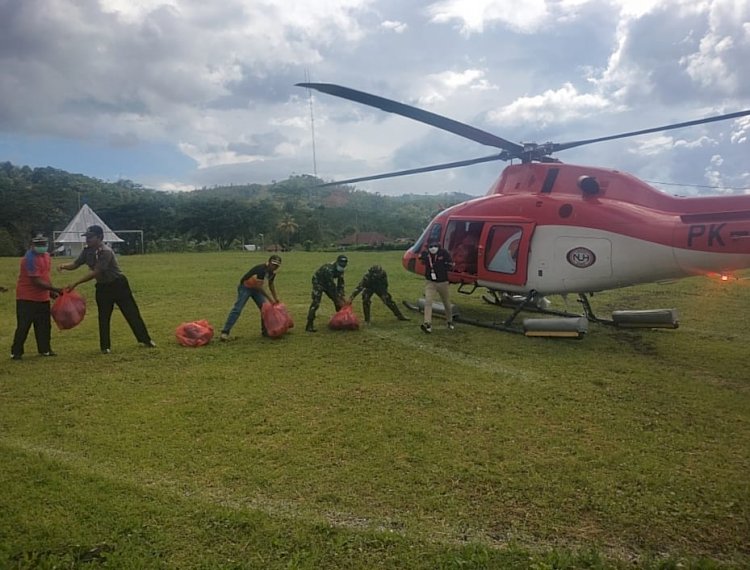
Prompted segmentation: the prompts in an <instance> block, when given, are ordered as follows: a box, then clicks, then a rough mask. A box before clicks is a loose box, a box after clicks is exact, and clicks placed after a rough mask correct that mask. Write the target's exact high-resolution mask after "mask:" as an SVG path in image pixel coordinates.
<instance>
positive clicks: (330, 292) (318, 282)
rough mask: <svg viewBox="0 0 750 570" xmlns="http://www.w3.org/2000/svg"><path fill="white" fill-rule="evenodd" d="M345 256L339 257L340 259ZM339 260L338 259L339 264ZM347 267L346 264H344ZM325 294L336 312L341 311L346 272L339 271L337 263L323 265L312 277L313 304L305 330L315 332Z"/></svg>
mask: <svg viewBox="0 0 750 570" xmlns="http://www.w3.org/2000/svg"><path fill="white" fill-rule="evenodd" d="M341 258H344V259H345V256H339V259H341ZM338 261H339V260H338V259H337V262H338ZM343 265H344V267H346V262H344V263H343ZM323 293H325V294H326V295H327V296H328V298H329V299H330V300H331V301H333V304H334V306H335V307H336V311H339V310H341V308H342V307H343V306H344V302H345V300H344V272H343V271H339V269H338V267H337V263H326V264H325V265H322V266H321V267H320V268H319V269H318V270H317V271H316V272H315V273H314V274H313V276H312V294H311V297H312V302H311V303H310V309H309V310H308V311H307V326H306V327H305V330H307V331H311V332H314V331H315V328H314V327H313V322H314V321H315V313H316V312H317V311H318V307H320V300H321V299H322V298H323Z"/></svg>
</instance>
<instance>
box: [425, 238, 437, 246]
mask: <svg viewBox="0 0 750 570" xmlns="http://www.w3.org/2000/svg"><path fill="white" fill-rule="evenodd" d="M427 247H440V242H439V241H438V240H436V239H431V240H430V241H429V243H428V244H427Z"/></svg>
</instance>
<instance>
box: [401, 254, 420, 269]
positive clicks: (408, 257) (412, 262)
mask: <svg viewBox="0 0 750 570" xmlns="http://www.w3.org/2000/svg"><path fill="white" fill-rule="evenodd" d="M401 264H402V265H403V266H404V269H406V270H407V271H411V272H412V273H416V267H417V256H416V255H415V254H414V253H412V252H411V251H407V252H405V253H404V256H403V257H402V258H401Z"/></svg>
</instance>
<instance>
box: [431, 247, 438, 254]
mask: <svg viewBox="0 0 750 570" xmlns="http://www.w3.org/2000/svg"><path fill="white" fill-rule="evenodd" d="M429 250H430V253H431V254H433V255H435V254H436V253H437V252H438V248H436V247H431V248H429Z"/></svg>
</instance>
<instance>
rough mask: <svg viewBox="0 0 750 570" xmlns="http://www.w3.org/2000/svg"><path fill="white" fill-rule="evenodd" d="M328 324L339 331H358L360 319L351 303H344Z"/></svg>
mask: <svg viewBox="0 0 750 570" xmlns="http://www.w3.org/2000/svg"><path fill="white" fill-rule="evenodd" d="M328 326H329V327H330V328H332V329H333V330H337V331H346V330H348V331H356V330H357V329H358V328H359V319H358V318H357V315H355V314H354V309H353V308H352V306H351V305H344V306H343V308H342V309H341V310H340V311H339V312H338V313H336V314H335V315H333V316H332V317H331V321H330V322H329V323H328Z"/></svg>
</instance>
